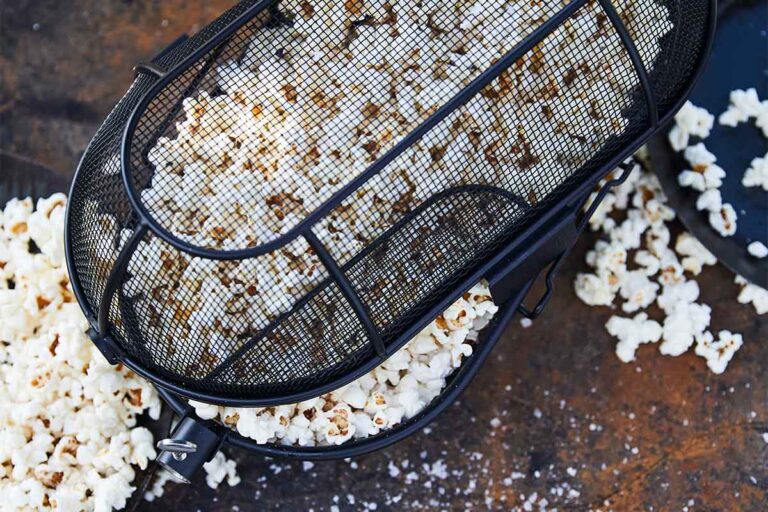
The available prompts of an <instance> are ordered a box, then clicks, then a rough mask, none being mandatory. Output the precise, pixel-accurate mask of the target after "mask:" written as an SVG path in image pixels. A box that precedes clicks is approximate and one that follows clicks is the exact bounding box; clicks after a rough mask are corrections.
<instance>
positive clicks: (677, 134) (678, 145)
mask: <svg viewBox="0 0 768 512" xmlns="http://www.w3.org/2000/svg"><path fill="white" fill-rule="evenodd" d="M714 125H715V116H713V115H712V114H710V113H709V112H708V111H707V109H705V108H701V107H697V106H696V105H694V104H693V103H691V102H690V101H686V102H685V105H683V108H681V109H680V111H679V112H678V113H677V114H676V115H675V126H673V127H672V129H671V130H670V131H669V143H670V144H671V145H672V148H673V149H674V150H675V151H683V150H684V149H685V148H687V147H688V144H689V142H690V139H691V136H694V137H699V138H701V139H706V138H707V137H709V134H710V133H712V127H713V126H714Z"/></svg>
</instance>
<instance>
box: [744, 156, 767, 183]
mask: <svg viewBox="0 0 768 512" xmlns="http://www.w3.org/2000/svg"><path fill="white" fill-rule="evenodd" d="M741 184H742V185H744V186H745V187H760V188H762V189H763V190H765V191H768V154H767V155H765V156H764V157H762V158H755V159H754V160H752V163H751V164H750V166H749V169H747V170H746V172H745V173H744V177H743V178H742V179H741Z"/></svg>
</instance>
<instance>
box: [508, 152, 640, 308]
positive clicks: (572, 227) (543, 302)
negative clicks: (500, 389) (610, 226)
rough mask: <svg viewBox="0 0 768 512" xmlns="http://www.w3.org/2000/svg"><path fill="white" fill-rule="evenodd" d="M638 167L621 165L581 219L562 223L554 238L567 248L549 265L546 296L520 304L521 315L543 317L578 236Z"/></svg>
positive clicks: (581, 208) (627, 164)
mask: <svg viewBox="0 0 768 512" xmlns="http://www.w3.org/2000/svg"><path fill="white" fill-rule="evenodd" d="M638 166H639V164H638V163H637V162H636V161H634V160H632V159H630V160H627V161H626V162H624V163H622V164H621V165H619V169H621V171H622V173H621V174H620V175H619V176H618V177H617V178H611V179H610V180H608V181H606V182H605V183H604V184H603V186H602V187H600V190H599V191H598V192H597V195H596V196H595V199H594V200H593V201H592V203H591V204H590V205H589V207H588V208H587V210H586V211H585V212H584V213H583V214H582V215H581V216H580V218H579V219H578V220H576V218H575V212H572V213H571V216H569V217H568V220H570V221H571V223H569V222H567V221H566V222H563V223H561V224H562V225H561V226H560V230H559V232H558V233H556V234H555V235H553V237H552V238H553V239H557V238H560V239H561V240H562V239H564V240H565V242H562V241H561V242H560V243H561V246H563V245H564V247H565V248H564V249H563V250H562V251H561V252H560V253H559V254H558V255H557V256H556V257H555V258H554V259H553V260H551V263H549V269H548V270H547V274H546V276H545V278H544V283H545V286H546V290H545V291H544V294H543V295H542V296H541V298H539V300H538V301H537V302H536V305H535V306H534V307H533V308H531V309H529V308H528V307H526V306H525V305H524V304H520V306H518V309H517V310H518V312H519V313H520V314H521V315H523V316H524V317H526V318H528V319H530V320H535V319H536V318H538V317H539V316H541V314H542V313H543V312H544V309H545V308H546V306H547V304H548V303H549V301H550V299H552V295H553V293H554V290H555V277H556V276H557V273H558V272H559V270H560V267H561V266H562V264H563V262H564V261H565V259H566V257H567V256H568V255H569V254H570V253H571V249H573V246H574V245H575V243H576V240H577V239H578V236H579V235H580V234H581V233H582V232H583V231H584V229H585V228H586V226H587V224H588V223H589V219H590V218H591V217H592V215H594V213H595V211H596V210H597V208H598V207H599V206H600V204H601V203H602V202H603V199H605V196H606V195H608V192H610V191H611V190H612V189H613V188H614V187H617V186H619V185H621V184H622V183H624V182H625V181H626V180H627V178H629V175H630V174H632V171H634V170H635V169H637V167H638ZM587 201H588V197H587V198H584V199H583V200H582V201H581V203H580V205H579V208H578V209H577V211H581V210H583V209H584V205H585V204H586V202H587Z"/></svg>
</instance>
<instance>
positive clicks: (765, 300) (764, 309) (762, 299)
mask: <svg viewBox="0 0 768 512" xmlns="http://www.w3.org/2000/svg"><path fill="white" fill-rule="evenodd" d="M736 284H738V285H740V286H741V292H740V293H739V298H738V300H739V303H740V304H752V305H753V306H754V307H755V311H757V314H758V315H764V314H766V313H768V290H765V289H764V288H760V287H759V286H757V285H755V284H752V283H750V282H748V281H747V280H746V279H744V278H743V277H741V276H736Z"/></svg>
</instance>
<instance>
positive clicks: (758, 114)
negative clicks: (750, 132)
mask: <svg viewBox="0 0 768 512" xmlns="http://www.w3.org/2000/svg"><path fill="white" fill-rule="evenodd" d="M750 119H754V120H755V125H756V126H757V127H758V128H760V130H762V132H763V135H764V136H765V137H766V138H768V100H763V101H760V98H759V97H758V96H757V90H756V89H754V88H753V89H747V90H746V91H744V90H741V89H736V90H735V91H731V94H730V104H729V105H728V109H727V110H726V111H725V112H723V113H722V114H720V117H718V122H719V123H720V124H721V125H723V126H730V127H736V126H738V125H739V124H740V123H746V122H749V120H750ZM704 137H705V136H702V138H704Z"/></svg>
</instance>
